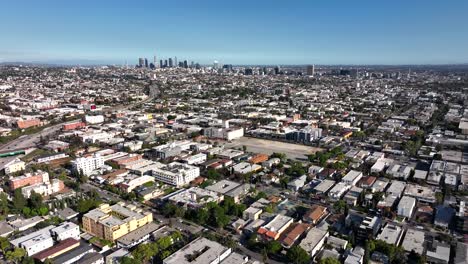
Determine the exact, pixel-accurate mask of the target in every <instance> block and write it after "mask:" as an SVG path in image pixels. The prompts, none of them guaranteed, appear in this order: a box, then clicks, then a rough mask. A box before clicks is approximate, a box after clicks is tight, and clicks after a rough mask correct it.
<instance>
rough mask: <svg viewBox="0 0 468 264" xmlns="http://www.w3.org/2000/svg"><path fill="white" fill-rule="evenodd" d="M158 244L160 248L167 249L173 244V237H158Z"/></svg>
mask: <svg viewBox="0 0 468 264" xmlns="http://www.w3.org/2000/svg"><path fill="white" fill-rule="evenodd" d="M156 244H157V245H158V247H159V249H160V250H166V249H167V248H169V247H170V246H171V245H172V237H170V236H165V237H161V238H160V239H158V241H156Z"/></svg>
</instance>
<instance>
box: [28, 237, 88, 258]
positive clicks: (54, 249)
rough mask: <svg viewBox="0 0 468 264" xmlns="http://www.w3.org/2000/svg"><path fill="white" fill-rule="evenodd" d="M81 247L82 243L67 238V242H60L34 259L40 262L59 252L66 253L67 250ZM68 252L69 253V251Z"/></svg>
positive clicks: (36, 255)
mask: <svg viewBox="0 0 468 264" xmlns="http://www.w3.org/2000/svg"><path fill="white" fill-rule="evenodd" d="M79 245H80V241H78V240H76V239H74V238H71V237H70V238H67V239H65V240H62V241H60V242H59V243H58V244H57V245H55V246H53V247H50V248H48V249H46V250H43V251H41V252H39V253H37V254H35V255H34V256H33V258H35V259H38V260H41V261H42V260H44V259H46V258H48V257H50V256H52V255H54V254H57V253H58V252H61V251H64V250H66V249H68V250H70V249H72V248H75V247H77V246H79ZM68 250H67V251H68Z"/></svg>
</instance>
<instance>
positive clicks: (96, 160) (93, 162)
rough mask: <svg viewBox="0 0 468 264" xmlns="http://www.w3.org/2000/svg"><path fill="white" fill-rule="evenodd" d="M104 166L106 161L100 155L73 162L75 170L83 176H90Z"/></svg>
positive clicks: (81, 158)
mask: <svg viewBox="0 0 468 264" xmlns="http://www.w3.org/2000/svg"><path fill="white" fill-rule="evenodd" d="M102 166H104V160H103V158H102V157H101V155H99V154H95V155H93V156H89V157H80V158H77V159H75V160H74V161H72V167H73V170H75V171H76V172H78V173H83V175H86V176H89V175H91V173H92V172H93V171H94V170H96V169H99V168H101V167H102Z"/></svg>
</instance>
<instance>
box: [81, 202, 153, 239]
mask: <svg viewBox="0 0 468 264" xmlns="http://www.w3.org/2000/svg"><path fill="white" fill-rule="evenodd" d="M152 221H153V214H152V213H151V212H147V211H143V210H141V209H139V208H137V207H136V206H134V205H130V204H125V203H123V202H120V203H117V204H115V205H112V206H111V205H109V204H101V205H100V206H99V207H98V208H96V209H94V210H91V211H90V212H88V213H87V214H85V215H84V216H83V229H84V230H85V231H86V232H88V233H90V234H91V235H94V236H97V237H99V238H102V239H106V240H109V241H115V240H116V239H118V238H120V237H122V236H124V235H126V234H128V233H130V232H132V231H134V230H136V229H138V228H140V227H142V226H144V225H146V224H148V223H150V222H152Z"/></svg>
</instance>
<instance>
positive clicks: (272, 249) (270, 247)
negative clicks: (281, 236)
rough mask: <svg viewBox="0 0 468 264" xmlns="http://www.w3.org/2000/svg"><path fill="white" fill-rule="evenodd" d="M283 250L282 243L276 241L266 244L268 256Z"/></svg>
mask: <svg viewBox="0 0 468 264" xmlns="http://www.w3.org/2000/svg"><path fill="white" fill-rule="evenodd" d="M282 248H283V246H281V243H280V242H278V241H276V240H272V241H269V242H268V243H267V244H266V249H267V252H268V254H276V253H278V252H280V251H281V249H282Z"/></svg>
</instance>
